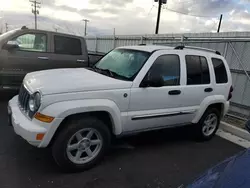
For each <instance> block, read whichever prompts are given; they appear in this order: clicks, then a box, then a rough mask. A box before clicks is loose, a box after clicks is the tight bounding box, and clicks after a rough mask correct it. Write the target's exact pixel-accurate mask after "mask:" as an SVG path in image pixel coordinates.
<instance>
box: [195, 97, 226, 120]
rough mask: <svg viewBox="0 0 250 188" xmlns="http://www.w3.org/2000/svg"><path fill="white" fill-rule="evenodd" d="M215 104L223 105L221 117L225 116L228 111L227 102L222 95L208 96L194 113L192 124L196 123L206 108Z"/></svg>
mask: <svg viewBox="0 0 250 188" xmlns="http://www.w3.org/2000/svg"><path fill="white" fill-rule="evenodd" d="M216 103H222V104H223V115H225V114H226V112H227V111H228V109H229V101H227V100H226V99H225V97H224V96H223V95H213V96H208V97H206V98H205V99H204V100H203V101H202V103H201V104H200V109H199V110H198V112H197V113H196V115H195V117H194V119H193V120H192V123H198V122H199V120H200V119H201V117H202V116H203V114H204V113H205V111H206V110H207V108H208V107H209V106H210V105H212V104H216Z"/></svg>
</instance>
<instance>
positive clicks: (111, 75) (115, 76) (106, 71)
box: [93, 66, 129, 80]
mask: <svg viewBox="0 0 250 188" xmlns="http://www.w3.org/2000/svg"><path fill="white" fill-rule="evenodd" d="M93 69H94V71H96V72H99V73H105V74H106V75H107V73H108V76H110V77H112V78H118V79H121V80H129V78H127V77H125V76H122V75H120V74H117V73H116V72H114V71H111V70H109V69H100V68H98V67H96V66H94V67H93Z"/></svg>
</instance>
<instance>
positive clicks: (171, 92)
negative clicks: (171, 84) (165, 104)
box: [168, 90, 181, 95]
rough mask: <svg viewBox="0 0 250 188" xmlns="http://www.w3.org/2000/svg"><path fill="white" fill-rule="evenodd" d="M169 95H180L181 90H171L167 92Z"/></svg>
mask: <svg viewBox="0 0 250 188" xmlns="http://www.w3.org/2000/svg"><path fill="white" fill-rule="evenodd" d="M168 94H169V95H180V94H181V91H180V90H172V91H169V92H168Z"/></svg>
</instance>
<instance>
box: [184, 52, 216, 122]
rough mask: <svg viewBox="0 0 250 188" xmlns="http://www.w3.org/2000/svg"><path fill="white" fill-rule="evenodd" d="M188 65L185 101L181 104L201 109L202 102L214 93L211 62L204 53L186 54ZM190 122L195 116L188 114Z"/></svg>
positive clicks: (188, 107) (194, 109)
mask: <svg viewBox="0 0 250 188" xmlns="http://www.w3.org/2000/svg"><path fill="white" fill-rule="evenodd" d="M184 59H185V65H186V70H185V73H186V85H185V86H184V87H183V95H184V97H183V99H184V100H183V101H181V105H182V107H183V108H184V109H188V110H193V111H194V112H195V111H196V110H198V109H199V107H200V104H201V102H202V101H203V100H204V99H205V98H206V97H208V96H210V95H213V93H214V87H213V84H212V79H211V74H210V73H211V70H212V67H211V64H209V63H208V58H207V57H206V56H204V55H203V54H199V53H197V54H185V56H184ZM187 118H189V122H191V121H192V119H193V118H194V116H193V117H192V116H187Z"/></svg>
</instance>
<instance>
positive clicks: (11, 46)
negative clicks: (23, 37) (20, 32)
mask: <svg viewBox="0 0 250 188" xmlns="http://www.w3.org/2000/svg"><path fill="white" fill-rule="evenodd" d="M3 48H4V49H6V50H13V49H18V48H19V44H18V43H17V42H16V41H8V42H7V43H6V44H5V45H4V46H3Z"/></svg>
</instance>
